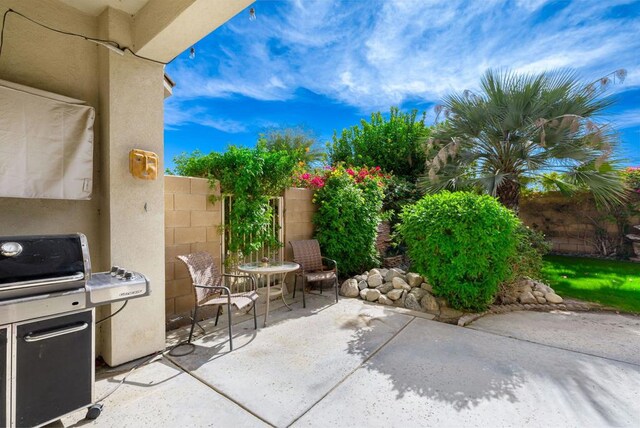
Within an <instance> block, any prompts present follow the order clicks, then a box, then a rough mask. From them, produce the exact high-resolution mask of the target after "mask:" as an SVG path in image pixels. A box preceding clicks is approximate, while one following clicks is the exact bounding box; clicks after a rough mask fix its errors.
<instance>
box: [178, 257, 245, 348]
mask: <svg viewBox="0 0 640 428" xmlns="http://www.w3.org/2000/svg"><path fill="white" fill-rule="evenodd" d="M176 258H177V259H178V260H180V261H181V262H183V263H184V264H185V265H186V266H187V269H188V270H189V275H190V276H191V281H192V282H193V292H194V297H195V306H194V308H193V319H192V322H191V331H190V332H189V340H188V341H187V343H191V338H192V337H193V329H194V327H195V326H196V323H197V320H198V309H199V308H201V307H203V306H216V305H217V306H218V310H217V312H216V323H215V325H216V326H217V325H218V318H219V317H220V311H221V310H222V305H227V315H228V317H229V348H230V350H231V351H233V341H232V334H231V305H233V306H235V307H236V308H238V310H242V309H243V308H246V307H247V306H250V305H253V326H254V328H255V329H256V330H257V329H258V320H257V315H256V301H257V300H258V293H256V283H255V280H254V278H253V277H251V276H249V275H232V274H228V273H225V274H221V273H220V272H219V271H218V268H217V267H216V265H215V263H214V261H213V257H212V256H211V254H209V253H207V252H205V251H201V252H197V253H192V254H187V255H184V256H176ZM225 278H230V279H233V282H234V284H233V285H232V287H236V286H238V285H239V283H240V282H244V283H245V285H244V286H243V287H242V291H238V292H235V293H232V292H231V288H230V287H227V286H225V285H223V281H224V279H225ZM241 279H242V280H244V281H240V280H241ZM247 282H248V283H249V284H250V289H249V290H247V286H246V284H247ZM238 288H239V287H238ZM201 328H202V327H201ZM203 330H204V329H203Z"/></svg>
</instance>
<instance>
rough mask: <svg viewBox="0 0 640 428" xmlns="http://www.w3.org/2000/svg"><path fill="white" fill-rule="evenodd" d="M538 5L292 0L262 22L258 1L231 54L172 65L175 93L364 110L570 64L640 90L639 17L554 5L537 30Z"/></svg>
mask: <svg viewBox="0 0 640 428" xmlns="http://www.w3.org/2000/svg"><path fill="white" fill-rule="evenodd" d="M545 3H546V2H545V1H543V0H536V1H524V0H522V1H517V2H516V3H515V4H505V3H504V2H501V1H498V0H495V1H461V0H457V1H456V0H451V1H447V2H442V1H436V0H432V1H426V0H415V1H408V0H384V1H378V2H375V1H362V2H346V1H328V0H319V1H307V0H304V1H302V0H297V1H292V2H288V3H283V4H280V3H279V4H278V9H279V10H280V13H279V14H268V13H261V11H260V3H259V2H258V3H257V4H256V6H255V7H256V8H257V12H258V14H259V15H258V20H256V21H253V22H250V21H248V20H246V19H245V20H242V21H240V20H237V21H233V22H231V23H229V24H227V26H226V30H225V31H229V32H230V33H231V34H232V35H233V40H234V41H233V46H220V47H218V48H217V49H216V52H203V54H202V55H200V54H198V57H197V58H198V60H197V61H182V62H180V61H181V60H179V61H178V62H177V63H176V64H171V65H170V66H169V72H170V74H171V75H172V77H173V78H174V79H175V80H176V81H177V82H178V85H179V86H178V87H176V89H175V90H174V94H175V95H174V96H175V97H176V103H179V102H180V101H181V100H184V99H193V98H200V97H208V98H229V97H234V96H237V95H241V96H245V97H249V98H253V99H256V100H269V101H286V100H289V99H292V98H293V97H294V96H295V92H296V90H298V89H300V88H305V89H308V90H310V91H313V92H315V93H318V94H321V95H324V96H326V97H329V98H331V99H335V100H338V101H340V102H343V103H345V104H348V105H351V106H355V107H358V108H360V109H361V110H362V111H363V112H368V111H372V110H377V109H386V108H388V107H389V105H393V104H399V103H402V102H403V101H404V100H406V99H408V98H411V99H416V98H418V99H420V98H422V99H424V100H425V102H437V101H438V100H439V99H441V97H442V96H444V95H445V94H447V93H450V92H452V91H461V90H463V89H466V88H469V89H474V88H477V87H478V84H479V80H480V77H481V75H482V74H483V73H484V71H485V70H486V69H487V68H489V67H493V68H504V67H509V68H512V69H514V70H516V71H523V72H540V71H543V70H548V69H555V68H565V67H570V68H575V69H576V70H577V71H578V73H579V74H580V75H581V76H583V77H584V78H585V79H589V78H593V79H595V78H598V77H600V76H602V75H604V74H607V73H609V72H611V71H613V70H616V69H618V68H627V70H628V71H629V75H628V78H627V81H626V82H625V84H624V85H620V86H619V87H614V88H613V91H620V90H628V89H629V88H630V87H635V86H640V71H638V69H640V56H639V55H638V52H640V37H638V34H640V20H633V19H632V18H624V17H617V18H616V19H615V20H613V19H609V20H607V19H603V18H602V17H603V16H604V15H605V14H606V13H608V11H610V10H611V9H612V8H613V7H614V6H615V5H616V4H617V3H624V2H623V1H614V0H612V1H607V2H584V1H574V2H572V3H571V4H569V5H568V6H566V7H564V8H562V7H561V5H562V4H560V3H553V2H552V3H550V4H549V5H548V6H549V7H547V8H545V10H552V9H553V8H554V7H555V8H556V9H557V10H556V11H555V13H554V14H552V15H551V16H548V17H547V18H546V19H544V22H538V21H536V20H535V14H536V13H538V12H539V11H540V9H541V8H542V7H543V6H544V5H545ZM214 58H215V64H216V65H215V66H213V65H211V64H212V63H213V62H211V63H210V62H209V61H208V60H209V59H214ZM171 114H173V113H171ZM180 114H181V113H178V117H179V118H180ZM199 114H201V113H199ZM175 120H177V119H170V120H168V123H169V124H170V122H171V121H175Z"/></svg>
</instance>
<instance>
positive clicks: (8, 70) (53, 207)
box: [0, 0, 109, 270]
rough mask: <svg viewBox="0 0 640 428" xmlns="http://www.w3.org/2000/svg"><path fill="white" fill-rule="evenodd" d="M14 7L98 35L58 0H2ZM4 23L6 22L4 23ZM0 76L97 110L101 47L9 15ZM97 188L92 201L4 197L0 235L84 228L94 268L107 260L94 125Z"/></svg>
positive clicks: (92, 21) (91, 21)
mask: <svg viewBox="0 0 640 428" xmlns="http://www.w3.org/2000/svg"><path fill="white" fill-rule="evenodd" d="M8 8H12V9H14V10H16V11H18V12H21V13H24V14H25V15H27V16H29V17H32V18H33V19H36V20H38V21H40V22H43V23H45V24H47V25H50V26H52V27H55V28H59V29H62V30H65V31H70V32H77V33H83V34H87V35H91V36H94V37H95V36H96V35H97V33H96V32H97V20H96V18H94V17H90V16H87V15H84V14H82V13H79V12H78V11H76V10H75V9H73V8H70V7H67V6H64V5H61V4H59V3H57V2H52V1H44V0H30V1H23V0H0V13H4V12H5V10H6V9H8ZM0 25H2V23H1V22H0ZM5 25H6V28H5V32H4V44H3V47H2V58H1V59H0V79H3V80H8V81H12V82H16V83H20V84H23V85H27V86H31V87H34V88H38V89H43V90H45V91H50V92H54V93H58V94H61V95H66V96H69V97H72V98H77V99H81V100H84V101H86V102H87V104H88V105H90V106H92V107H94V108H96V113H97V114H96V124H98V122H99V115H100V111H99V109H98V47H97V46H96V45H95V44H92V43H88V42H86V41H84V40H81V39H76V38H69V37H68V36H64V35H60V34H56V33H53V32H51V31H48V30H45V29H44V28H42V27H39V26H37V25H35V24H33V23H31V22H29V21H27V20H25V19H24V18H22V17H19V16H16V15H14V14H9V15H8V16H7V20H6V24H5ZM94 129H95V139H94V159H95V162H94V183H93V184H94V187H93V194H94V196H93V198H92V199H91V200H90V201H62V200H47V199H17V198H0V235H18V234H51V233H74V232H82V233H84V234H85V235H87V238H88V239H89V246H90V247H89V248H90V250H91V259H92V260H91V261H92V263H93V267H94V269H96V270H101V269H106V268H107V267H108V264H109V262H108V260H105V257H104V256H103V252H102V251H101V250H102V246H101V244H100V197H99V194H100V186H101V182H100V177H99V174H98V171H99V165H100V158H99V147H100V145H101V138H100V137H101V133H100V127H99V126H96V127H95V128H94Z"/></svg>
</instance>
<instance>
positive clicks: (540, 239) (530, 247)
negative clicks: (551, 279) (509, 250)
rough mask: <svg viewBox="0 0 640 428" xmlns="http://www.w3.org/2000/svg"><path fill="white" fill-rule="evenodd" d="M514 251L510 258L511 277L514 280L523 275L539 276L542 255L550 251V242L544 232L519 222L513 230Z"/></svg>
mask: <svg viewBox="0 0 640 428" xmlns="http://www.w3.org/2000/svg"><path fill="white" fill-rule="evenodd" d="M515 235H516V242H517V243H516V252H515V254H514V255H513V256H511V259H510V262H509V264H510V266H511V279H512V280H514V281H516V280H518V279H521V278H523V277H525V276H528V277H529V278H536V279H537V278H541V272H542V256H544V255H545V254H547V253H548V252H549V251H551V243H550V242H549V241H547V240H546V239H545V236H544V233H542V232H538V231H536V230H533V229H531V228H529V227H527V226H525V225H524V224H522V223H520V224H519V225H518V228H517V229H516V232H515Z"/></svg>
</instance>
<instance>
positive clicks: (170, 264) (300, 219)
mask: <svg viewBox="0 0 640 428" xmlns="http://www.w3.org/2000/svg"><path fill="white" fill-rule="evenodd" d="M164 180H165V182H164V185H165V207H164V210H165V254H166V259H165V269H166V305H165V307H166V315H167V327H168V328H175V327H177V326H180V325H184V324H186V323H187V322H188V321H189V318H188V317H187V316H186V315H188V314H189V312H190V311H191V310H192V309H193V303H194V302H193V289H192V284H191V280H190V279H189V273H188V272H187V269H186V268H185V267H184V265H183V264H182V262H180V261H178V260H176V256H177V255H179V254H188V253H190V252H194V251H209V252H210V253H211V254H212V255H213V257H214V259H215V261H216V264H217V266H218V268H219V269H220V268H221V260H222V257H221V250H222V245H221V235H220V233H219V228H220V225H221V224H222V202H220V201H218V202H216V203H215V204H212V203H211V202H210V200H209V197H210V196H211V195H216V196H219V195H220V188H219V187H216V188H215V189H210V188H209V182H208V180H206V179H203V178H191V177H177V176H165V177H164ZM312 198H313V191H311V190H308V189H287V190H286V191H285V194H284V244H285V259H286V260H291V259H292V254H291V247H290V246H289V245H288V242H289V241H291V240H296V239H311V238H312V237H313V224H312V222H311V221H312V218H313V213H314V212H315V210H316V208H315V206H314V204H313V202H311V200H312ZM287 283H289V284H292V283H293V277H292V276H291V275H288V276H287ZM289 289H290V290H291V287H289ZM209 312H212V311H209ZM203 315H204V317H207V316H210V315H212V314H211V313H209V314H207V313H205V314H203Z"/></svg>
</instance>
